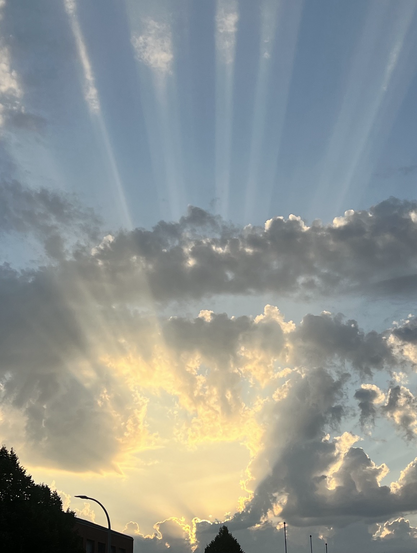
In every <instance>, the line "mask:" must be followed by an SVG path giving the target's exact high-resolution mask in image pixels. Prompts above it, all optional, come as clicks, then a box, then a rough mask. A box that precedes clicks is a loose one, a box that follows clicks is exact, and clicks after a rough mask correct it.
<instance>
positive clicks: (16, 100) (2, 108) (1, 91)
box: [0, 3, 23, 127]
mask: <svg viewBox="0 0 417 553" xmlns="http://www.w3.org/2000/svg"><path fill="white" fill-rule="evenodd" d="M4 5H5V3H2V4H0V21H1V19H2V13H1V10H2V9H3V8H4ZM22 96H23V92H22V89H21V86H20V83H19V80H18V76H17V73H16V70H15V69H13V68H12V64H11V59H10V50H9V47H8V46H7V45H6V44H5V43H4V39H2V40H1V41H0V127H2V126H3V125H4V122H5V119H6V118H7V117H8V115H9V114H12V113H14V112H17V113H18V112H20V111H21V109H22V106H21V99H22Z"/></svg>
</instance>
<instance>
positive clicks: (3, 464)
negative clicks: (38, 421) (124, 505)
mask: <svg viewBox="0 0 417 553" xmlns="http://www.w3.org/2000/svg"><path fill="white" fill-rule="evenodd" d="M74 523H75V522H74V513H73V512H71V511H69V510H67V511H66V512H64V511H63V510H62V501H61V498H60V497H59V495H58V494H57V492H55V491H51V490H50V489H49V487H48V486H46V485H45V484H35V483H34V481H33V480H32V477H31V476H30V475H28V474H26V470H25V469H24V468H23V467H22V466H21V465H20V463H19V459H18V457H17V455H16V453H15V452H14V451H13V449H11V450H10V452H9V451H8V450H7V449H6V447H2V448H1V449H0V544H1V547H2V551H3V550H4V551H14V552H16V553H27V552H28V551H30V552H31V553H38V552H39V553H82V552H83V548H82V545H81V540H80V538H79V537H78V536H77V535H76V533H75V532H74Z"/></svg>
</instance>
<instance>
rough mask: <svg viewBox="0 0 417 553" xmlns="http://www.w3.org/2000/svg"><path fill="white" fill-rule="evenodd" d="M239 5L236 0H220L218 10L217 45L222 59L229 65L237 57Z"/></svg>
mask: <svg viewBox="0 0 417 553" xmlns="http://www.w3.org/2000/svg"><path fill="white" fill-rule="evenodd" d="M238 21H239V12H238V5H237V2H236V1H235V0H225V1H223V0H219V1H218V2H217V11H216V47H217V50H218V52H219V54H220V59H221V60H222V61H223V62H224V63H225V64H226V65H229V64H231V63H233V61H234V59H235V49H236V33H237V23H238Z"/></svg>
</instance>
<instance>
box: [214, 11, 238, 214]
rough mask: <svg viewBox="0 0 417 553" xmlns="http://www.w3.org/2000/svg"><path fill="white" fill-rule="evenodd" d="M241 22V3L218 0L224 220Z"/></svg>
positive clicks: (218, 186)
mask: <svg viewBox="0 0 417 553" xmlns="http://www.w3.org/2000/svg"><path fill="white" fill-rule="evenodd" d="M238 21H239V10H238V3H237V1H236V0H217V5H216V131H215V194H216V203H217V210H218V212H219V213H220V215H222V216H223V217H227V216H228V212H229V188H230V162H231V159H230V158H231V148H232V128H233V74H234V62H235V50H236V34H237V28H238Z"/></svg>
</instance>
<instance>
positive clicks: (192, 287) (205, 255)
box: [66, 199, 417, 302]
mask: <svg viewBox="0 0 417 553" xmlns="http://www.w3.org/2000/svg"><path fill="white" fill-rule="evenodd" d="M416 244H417V203H416V202H409V201H399V200H395V199H390V200H387V201H385V202H382V203H381V204H378V205H377V206H375V207H373V208H371V209H370V210H369V211H358V212H347V213H346V215H345V216H344V217H339V218H336V219H335V220H334V221H333V223H331V224H329V225H323V224H322V223H320V222H319V221H315V222H314V223H313V224H312V225H311V226H310V227H306V226H305V225H304V223H303V222H302V221H301V220H300V219H298V218H296V217H290V218H289V219H288V220H284V219H282V218H279V217H277V218H274V219H271V220H270V221H269V222H268V223H267V224H266V226H265V228H261V227H246V228H245V229H238V228H235V227H233V226H232V225H229V224H227V223H225V222H224V221H222V220H221V219H220V218H218V217H215V216H213V215H211V214H209V213H207V212H205V211H203V210H201V209H198V208H190V209H189V212H188V214H187V216H185V217H183V218H181V220H180V221H179V222H178V223H165V222H161V223H159V224H158V225H157V226H156V227H155V228H154V229H153V230H152V231H146V230H141V229H136V230H133V231H131V232H127V233H126V232H121V233H118V234H116V235H115V236H114V237H112V240H111V241H110V240H108V241H107V242H106V243H105V244H103V245H102V247H100V248H97V249H96V250H95V253H94V255H93V256H90V255H88V256H87V255H82V256H78V257H77V260H74V261H72V262H71V267H66V270H68V269H69V268H70V269H71V270H78V271H79V272H80V274H81V276H82V278H83V279H85V280H86V281H87V283H88V282H95V283H97V282H102V283H103V286H106V288H107V289H110V290H111V293H112V295H113V297H114V299H115V301H133V302H134V301H137V300H139V299H140V298H141V297H143V296H144V295H146V293H149V292H150V293H151V294H152V296H153V298H154V299H156V300H157V301H161V302H164V301H170V300H181V299H193V298H201V297H205V296H211V295H216V294H251V293H265V292H276V293H279V294H282V295H292V296H295V297H299V298H307V297H313V296H314V297H317V296H319V295H321V294H326V295H329V294H340V293H352V292H356V293H368V294H372V293H375V294H378V293H384V294H385V295H386V294H401V293H403V292H407V293H410V292H411V291H413V290H415V286H416V284H417V276H416V275H417V248H416ZM143 282H147V284H148V287H147V288H146V289H144V288H143ZM96 289H97V288H96Z"/></svg>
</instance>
